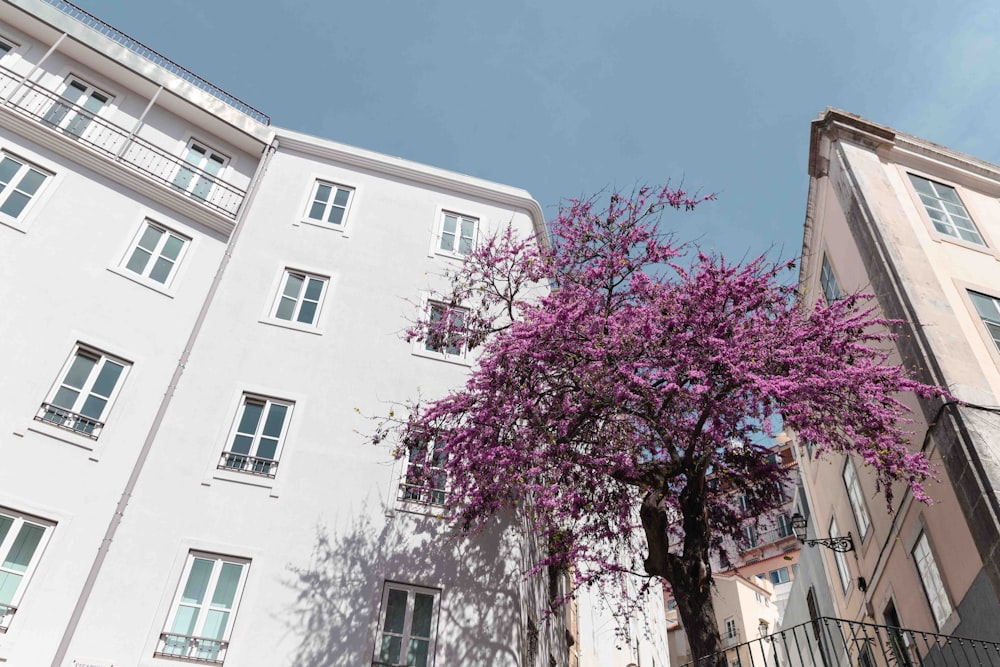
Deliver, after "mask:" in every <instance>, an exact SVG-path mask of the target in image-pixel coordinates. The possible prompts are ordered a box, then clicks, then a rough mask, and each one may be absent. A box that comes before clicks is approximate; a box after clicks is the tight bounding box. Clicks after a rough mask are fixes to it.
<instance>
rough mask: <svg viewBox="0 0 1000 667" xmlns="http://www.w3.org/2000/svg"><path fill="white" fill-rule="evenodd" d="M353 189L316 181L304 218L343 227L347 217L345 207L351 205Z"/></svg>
mask: <svg viewBox="0 0 1000 667" xmlns="http://www.w3.org/2000/svg"><path fill="white" fill-rule="evenodd" d="M353 194H354V190H353V189H351V188H346V187H344V186H343V185H336V184H334V183H327V182H325V181H316V185H315V186H313V191H312V196H311V197H310V198H309V208H308V210H307V211H306V219H307V220H310V221H314V222H322V223H327V224H331V225H335V226H336V227H339V228H343V227H344V223H345V221H346V219H347V209H348V208H349V207H350V205H351V196H352V195H353Z"/></svg>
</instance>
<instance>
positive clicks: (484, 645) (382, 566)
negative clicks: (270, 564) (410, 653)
mask: <svg viewBox="0 0 1000 667" xmlns="http://www.w3.org/2000/svg"><path fill="white" fill-rule="evenodd" d="M447 532H448V531H447V528H446V525H445V524H444V522H442V521H441V520H440V519H436V518H433V517H425V516H422V515H416V514H409V513H405V512H397V513H396V515H395V516H394V517H390V518H387V519H386V520H385V523H384V525H383V526H382V527H381V528H379V527H378V526H376V525H375V523H374V522H373V520H372V517H371V516H355V517H353V518H352V519H351V520H350V522H349V523H348V524H347V525H346V526H345V527H344V530H343V531H338V534H336V535H331V534H330V533H329V532H328V530H327V529H326V527H324V526H319V527H317V529H316V544H315V547H314V549H313V553H312V557H311V560H310V562H309V564H308V565H305V566H299V565H295V564H291V565H289V567H288V569H289V572H290V574H291V576H290V577H289V578H288V579H287V580H286V581H285V582H284V583H285V585H287V586H288V587H290V588H292V589H293V590H294V591H295V592H296V599H295V603H294V604H293V605H292V607H291V608H290V609H289V610H287V612H286V613H283V614H282V618H284V619H285V622H286V625H287V627H288V631H289V632H290V634H292V635H294V636H298V638H299V646H298V650H297V652H296V654H295V661H294V663H293V664H295V665H296V666H297V667H328V666H329V667H332V666H334V665H337V666H340V665H370V664H371V663H372V660H373V650H374V644H375V636H376V633H375V630H376V626H377V623H378V620H379V619H378V618H377V617H378V614H379V610H380V607H381V600H382V588H383V584H384V582H385V581H387V580H388V581H394V582H399V583H407V584H413V585H417V586H426V587H428V588H440V589H441V591H442V593H441V599H440V602H439V617H438V630H437V644H436V648H435V664H436V665H443V664H448V665H463V666H468V667H475V666H480V665H481V666H482V667H506V666H508V665H509V666H510V667H516V666H517V665H518V664H519V663H520V659H519V655H520V646H521V644H522V642H521V632H522V630H521V628H522V625H523V623H522V611H521V597H522V591H523V590H524V589H525V582H524V577H523V575H522V574H521V571H520V568H519V564H520V563H521V562H522V561H521V555H522V554H521V551H520V549H521V547H520V546H519V545H520V540H518V539H517V535H516V533H515V531H514V530H513V529H512V527H511V525H510V522H507V523H506V524H505V525H500V524H497V525H496V526H493V527H491V528H490V529H489V530H487V531H484V532H483V533H482V534H480V535H477V536H475V537H473V538H457V537H452V536H448V535H447Z"/></svg>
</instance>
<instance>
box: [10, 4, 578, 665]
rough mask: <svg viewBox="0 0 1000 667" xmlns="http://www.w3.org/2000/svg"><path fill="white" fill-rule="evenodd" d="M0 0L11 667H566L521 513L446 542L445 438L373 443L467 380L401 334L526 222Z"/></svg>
mask: <svg viewBox="0 0 1000 667" xmlns="http://www.w3.org/2000/svg"><path fill="white" fill-rule="evenodd" d="M0 10H2V11H0V304H3V317H2V318H0V358H2V359H3V362H4V373H3V378H4V381H3V382H2V383H0V663H3V664H5V665H11V666H12V667H21V666H25V667H32V666H35V665H52V666H53V667H69V666H80V665H92V666H95V667H97V666H101V667H108V666H110V665H115V666H118V667H122V666H126V665H128V666H133V665H143V666H147V667H150V666H155V665H163V666H168V665H177V664H179V663H184V662H187V663H191V664H223V663H225V664H227V665H235V666H239V667H243V666H248V667H253V666H256V665H259V666H261V667H273V666H275V665H302V666H305V665H313V666H316V667H318V666H319V665H373V666H374V665H400V664H407V665H413V666H419V667H443V666H448V665H462V666H474V665H481V666H484V667H486V666H489V667H496V666H510V667H514V666H520V667H549V666H550V665H575V664H576V662H575V661H576V660H577V656H576V655H575V652H576V651H579V650H580V646H579V643H578V642H577V641H576V638H575V617H574V615H573V614H574V612H573V608H572V607H569V608H567V609H565V610H563V611H561V612H559V613H556V614H555V615H551V616H550V615H549V614H548V613H547V611H548V603H549V599H550V598H549V596H550V595H551V594H552V592H553V591H556V592H559V591H562V592H565V591H566V585H567V584H566V573H564V572H558V571H556V572H551V573H547V575H546V576H539V577H534V578H531V579H525V578H524V577H522V576H521V573H522V572H523V571H524V570H525V569H526V568H527V567H530V566H531V565H533V564H534V563H535V562H537V559H538V554H539V553H540V547H539V545H537V544H535V543H533V542H532V541H531V540H530V539H526V538H525V537H524V531H523V530H519V529H520V528H522V527H521V526H518V525H517V519H515V518H514V517H510V518H508V520H506V521H499V522H498V523H497V525H496V527H495V529H494V530H489V531H486V532H484V533H483V534H482V535H480V536H477V537H476V538H473V539H461V540H460V539H456V538H454V537H453V536H452V535H451V534H450V532H449V530H448V529H447V527H446V526H445V524H444V523H443V522H442V521H441V519H440V517H439V515H440V513H441V505H442V503H443V501H444V499H445V498H446V495H447V493H448V482H447V480H446V479H444V478H441V479H440V480H439V481H438V480H435V481H434V482H433V483H432V484H430V485H429V486H428V485H418V484H415V483H414V480H415V479H416V476H415V475H412V474H409V473H410V472H411V471H413V470H414V469H415V468H417V467H428V466H429V467H431V468H433V467H434V466H435V465H436V464H437V463H438V462H437V460H436V458H435V453H434V451H433V447H432V446H431V445H430V444H428V447H427V450H426V451H423V450H415V451H414V452H412V454H411V456H410V458H409V460H408V461H406V460H404V461H395V460H394V459H393V457H392V454H391V452H390V451H389V448H388V447H386V446H383V447H376V446H372V445H370V444H365V439H364V438H363V437H362V436H361V435H359V433H358V432H359V431H360V432H365V431H366V430H370V429H371V428H372V426H371V423H370V422H369V421H368V420H367V419H366V417H365V416H366V415H377V414H382V413H384V412H385V411H386V410H387V409H388V408H387V402H388V401H390V400H393V399H403V398H407V397H410V396H413V395H415V394H416V392H417V390H418V389H420V390H421V391H422V392H423V395H424V396H434V395H440V394H442V393H443V392H445V391H446V390H447V389H448V388H450V387H455V386H457V385H460V384H461V383H462V382H464V379H465V377H466V375H467V374H468V372H469V368H470V365H471V362H472V357H471V356H470V352H469V351H467V350H465V349H463V348H462V347H461V346H459V345H452V344H446V345H441V346H437V347H433V346H427V345H422V344H410V343H406V342H404V341H403V340H402V339H401V338H400V335H399V333H400V331H401V330H403V329H404V328H405V327H406V325H407V322H408V321H412V320H413V319H414V318H415V317H416V316H417V315H418V314H419V313H420V312H421V310H422V309H428V310H431V311H433V310H434V309H435V308H440V307H441V306H440V305H439V304H434V303H433V302H430V303H429V302H428V301H427V298H426V293H427V291H428V288H429V287H431V286H434V285H439V286H440V285H442V283H440V282H438V281H441V280H442V278H441V277H440V274H441V273H442V272H443V271H444V270H445V269H446V268H448V267H449V266H454V264H455V262H458V261H461V260H462V258H463V257H464V256H465V255H466V254H467V253H468V252H469V250H470V248H471V247H472V246H473V245H474V244H475V243H476V242H477V240H478V239H480V238H482V237H483V235H484V234H488V233H490V232H491V231H492V230H495V229H497V228H499V227H500V226H504V225H513V226H514V227H515V229H516V230H517V231H518V232H519V233H520V234H523V235H529V234H540V235H545V234H546V230H545V223H544V220H543V217H542V212H541V210H540V208H539V206H538V204H537V203H536V202H535V201H534V200H533V199H532V198H531V197H530V195H529V194H528V193H527V192H524V191H523V190H519V189H516V188H511V187H507V186H503V185H498V184H495V183H489V182H485V181H482V180H479V179H475V178H471V177H468V176H464V175H461V174H455V173H451V172H448V171H444V170H442V169H436V168H433V167H427V166H424V165H419V164H415V163H412V162H408V161H405V160H401V159H398V158H393V157H388V156H385V155H380V154H377V153H373V152H371V151H365V150H362V149H357V148H353V147H350V146H345V145H342V144H338V143H336V142H333V141H329V140H326V139H320V138H316V137H310V136H307V135H304V134H301V133H298V132H294V131H290V130H284V129H280V128H274V127H272V126H270V125H269V123H268V119H267V117H266V116H265V115H264V114H263V113H261V112H259V111H257V110H256V109H253V108H252V107H251V106H249V105H247V104H245V103H243V102H241V101H240V100H238V99H236V98H235V97H233V96H232V95H230V94H228V93H226V92H225V91H222V90H221V89H219V88H217V87H216V86H214V85H212V84H211V83H209V82H207V81H205V80H204V79H202V78H200V77H198V76H197V75H195V74H193V73H191V72H188V71H187V70H184V69H183V68H181V67H180V66H178V65H175V64H174V63H172V62H171V61H169V60H168V59H166V58H165V57H163V56H161V55H159V54H157V53H155V52H153V51H151V50H150V49H149V48H148V47H145V46H144V45H142V44H140V43H138V42H136V41H135V40H133V39H132V38H130V37H128V36H127V35H124V34H122V33H121V32H120V31H117V30H116V29H115V28H113V27H111V26H109V25H107V24H106V23H104V22H103V21H101V20H100V19H98V18H96V17H94V16H91V15H89V14H87V13H86V12H84V11H83V10H82V9H80V8H78V7H75V6H74V5H72V4H70V3H68V2H63V1H62V0H59V1H56V0H0ZM220 56H221V54H220ZM328 74H329V73H328ZM317 76H319V75H317Z"/></svg>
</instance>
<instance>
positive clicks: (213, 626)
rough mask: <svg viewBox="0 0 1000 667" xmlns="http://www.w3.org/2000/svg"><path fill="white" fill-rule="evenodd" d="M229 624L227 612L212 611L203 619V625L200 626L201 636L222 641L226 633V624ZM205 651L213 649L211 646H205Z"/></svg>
mask: <svg viewBox="0 0 1000 667" xmlns="http://www.w3.org/2000/svg"><path fill="white" fill-rule="evenodd" d="M228 622H229V612H228V611H222V610H221V609H212V610H210V611H209V612H208V615H207V617H206V618H205V625H204V626H202V629H201V636H202V637H207V638H208V639H222V637H223V635H225V633H226V624H227V623H228ZM204 648H205V649H206V650H212V649H213V648H215V647H214V646H212V645H209V646H205V647H204Z"/></svg>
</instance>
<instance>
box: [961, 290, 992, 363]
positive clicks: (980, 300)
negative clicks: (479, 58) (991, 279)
mask: <svg viewBox="0 0 1000 667" xmlns="http://www.w3.org/2000/svg"><path fill="white" fill-rule="evenodd" d="M966 293H967V296H968V297H969V301H970V302H971V303H972V308H973V310H974V311H975V312H976V314H977V315H978V316H979V321H980V322H981V323H982V325H983V327H984V328H985V330H986V337H987V338H988V339H989V340H991V341H993V346H994V348H995V349H996V352H997V353H998V354H1000V299H998V298H997V297H995V296H992V295H990V294H987V293H986V292H982V291H980V290H975V289H966ZM989 306H992V311H993V312H983V311H984V310H989V309H990V308H989Z"/></svg>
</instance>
